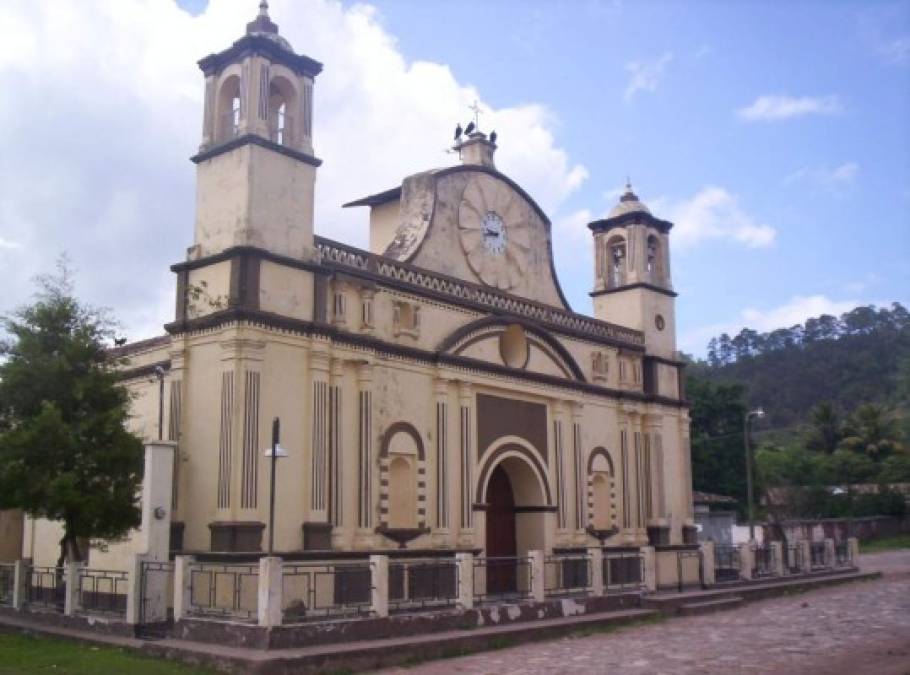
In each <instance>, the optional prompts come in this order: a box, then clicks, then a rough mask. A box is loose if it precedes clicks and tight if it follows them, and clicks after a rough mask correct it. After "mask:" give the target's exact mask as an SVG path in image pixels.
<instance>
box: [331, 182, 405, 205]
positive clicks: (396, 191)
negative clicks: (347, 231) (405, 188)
mask: <svg viewBox="0 0 910 675" xmlns="http://www.w3.org/2000/svg"><path fill="white" fill-rule="evenodd" d="M398 199H401V186H398V187H394V188H392V189H390V190H384V191H383V192H377V193H376V194H374V195H368V196H366V197H361V198H360V199H357V200H355V201H353V202H348V203H347V204H342V208H345V209H346V208H348V207H349V206H379V205H380V204H385V203H386V202H394V201H396V200H398Z"/></svg>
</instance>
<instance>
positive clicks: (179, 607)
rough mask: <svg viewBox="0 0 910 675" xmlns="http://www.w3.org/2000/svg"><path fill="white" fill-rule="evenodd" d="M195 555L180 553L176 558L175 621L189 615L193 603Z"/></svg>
mask: <svg viewBox="0 0 910 675" xmlns="http://www.w3.org/2000/svg"><path fill="white" fill-rule="evenodd" d="M192 563H193V556H189V555H178V556H176V557H175V558H174V621H175V622H177V621H180V620H181V619H183V618H185V617H187V616H189V613H190V607H191V606H192V604H193V587H192V569H191V565H192Z"/></svg>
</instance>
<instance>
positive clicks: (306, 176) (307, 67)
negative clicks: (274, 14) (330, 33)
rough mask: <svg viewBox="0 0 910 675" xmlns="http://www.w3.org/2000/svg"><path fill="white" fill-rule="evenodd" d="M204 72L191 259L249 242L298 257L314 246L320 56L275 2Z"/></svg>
mask: <svg viewBox="0 0 910 675" xmlns="http://www.w3.org/2000/svg"><path fill="white" fill-rule="evenodd" d="M199 68H200V69H201V70H202V72H203V73H204V74H205V106H204V112H203V123H202V142H201V144H200V146H199V153H198V154H197V155H196V156H195V157H193V158H192V161H193V162H194V163H195V164H196V167H197V174H196V176H197V178H196V181H197V182H196V225H195V236H194V242H193V246H192V247H191V248H190V250H189V258H190V259H194V258H199V257H204V256H209V255H214V254H217V253H220V252H222V251H224V250H226V249H229V248H232V247H236V246H252V247H256V248H260V249H264V250H266V251H269V252H271V253H276V254H279V255H283V256H289V257H293V258H309V257H310V256H311V255H312V249H313V201H314V190H315V183H316V168H317V167H318V166H319V165H320V164H321V163H322V162H321V160H319V159H317V158H316V157H315V156H314V155H313V81H314V79H315V77H316V76H317V75H318V74H319V73H320V71H321V70H322V64H321V63H319V62H317V61H314V60H313V59H311V58H309V57H307V56H303V55H301V54H297V53H295V52H294V50H293V49H292V47H291V45H290V43H289V42H288V41H287V40H286V39H284V38H283V37H281V35H279V33H278V25H277V24H275V23H274V22H273V21H272V20H271V18H270V17H269V12H268V2H266V1H265V0H262V2H261V3H260V4H259V14H258V15H257V16H256V18H255V19H254V20H253V21H251V22H250V23H248V24H247V26H246V34H245V35H244V36H243V37H241V38H240V39H239V40H237V41H236V42H234V44H233V45H231V46H230V47H229V48H228V49H226V50H224V51H222V52H219V53H217V54H210V55H209V56H206V57H205V58H204V59H202V60H201V61H199Z"/></svg>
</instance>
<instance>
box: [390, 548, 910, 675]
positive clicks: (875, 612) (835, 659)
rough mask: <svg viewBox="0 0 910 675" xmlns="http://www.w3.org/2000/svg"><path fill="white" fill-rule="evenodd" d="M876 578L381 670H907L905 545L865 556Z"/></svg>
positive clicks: (433, 674) (411, 673)
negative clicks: (732, 607)
mask: <svg viewBox="0 0 910 675" xmlns="http://www.w3.org/2000/svg"><path fill="white" fill-rule="evenodd" d="M860 566H861V567H862V568H863V569H864V570H874V569H878V570H881V571H882V572H883V573H884V576H883V577H882V578H881V579H878V580H875V581H868V582H859V583H853V584H845V585H843V586H834V587H830V588H824V589H820V590H817V591H812V592H811V593H805V594H800V595H794V596H790V597H781V598H774V599H770V600H763V601H759V602H754V603H750V604H747V605H745V606H744V607H741V608H739V609H735V610H732V611H727V612H721V613H717V614H709V615H703V616H692V617H685V618H674V619H670V620H666V621H662V622H660V623H655V624H652V625H646V626H638V627H632V628H627V629H621V630H618V631H616V632H613V633H606V634H602V635H591V636H587V637H577V638H565V639H561V640H553V641H548V642H541V643H538V644H531V645H523V646H520V647H513V648H508V649H503V650H500V651H495V652H486V653H481V654H476V655H472V656H467V657H461V658H456V659H449V660H446V661H435V662H431V663H426V664H422V665H419V666H416V667H410V668H407V669H391V670H387V671H382V672H384V673H400V674H402V675H404V674H405V673H407V674H408V675H443V674H445V675H449V674H450V673H465V674H470V673H483V674H487V673H490V674H491V675H492V674H494V673H495V674H496V675H507V674H513V673H514V674H516V675H517V674H518V673H521V674H522V675H526V674H528V675H532V674H535V673H537V674H541V675H553V674H555V673H610V674H611V675H613V674H614V673H620V674H635V675H652V674H654V675H656V674H658V673H665V674H667V675H679V674H683V673H708V674H710V675H721V674H723V675H728V674H730V673H775V674H785V673H813V675H815V674H817V673H830V674H832V675H848V674H849V675H854V674H856V675H859V674H860V673H862V674H865V673H870V674H871V673H875V675H908V674H910V551H899V552H892V553H880V554H876V555H868V556H862V558H861V561H860Z"/></svg>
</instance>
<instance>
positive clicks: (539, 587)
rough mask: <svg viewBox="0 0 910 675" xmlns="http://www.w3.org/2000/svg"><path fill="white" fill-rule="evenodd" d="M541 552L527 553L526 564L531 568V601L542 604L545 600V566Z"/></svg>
mask: <svg viewBox="0 0 910 675" xmlns="http://www.w3.org/2000/svg"><path fill="white" fill-rule="evenodd" d="M544 560H545V557H544V552H543V551H528V563H529V565H530V568H531V599H532V600H534V601H536V602H543V601H544V600H545V599H546V596H547V591H546V588H547V586H546V576H545V573H546V565H545V564H544Z"/></svg>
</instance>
